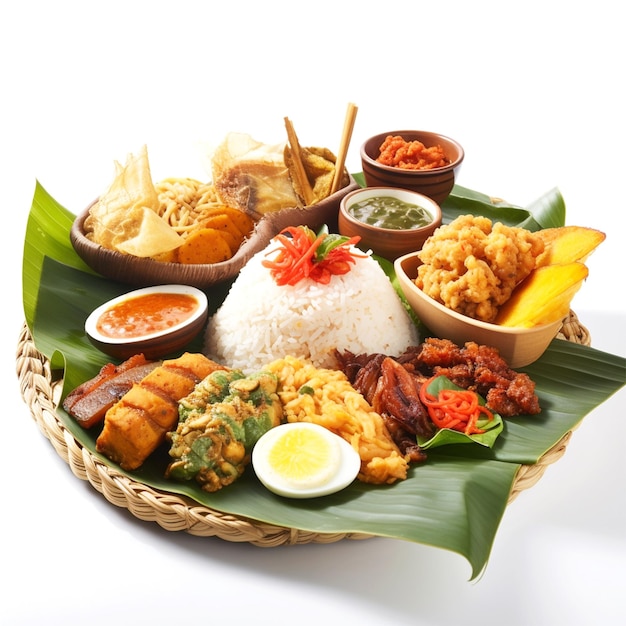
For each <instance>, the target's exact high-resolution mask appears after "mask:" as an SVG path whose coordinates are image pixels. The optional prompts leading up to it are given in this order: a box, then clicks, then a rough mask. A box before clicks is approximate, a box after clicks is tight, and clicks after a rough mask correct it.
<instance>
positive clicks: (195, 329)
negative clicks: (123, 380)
mask: <svg viewBox="0 0 626 626" xmlns="http://www.w3.org/2000/svg"><path fill="white" fill-rule="evenodd" d="M154 294H175V295H179V294H182V295H184V296H189V297H190V298H191V299H192V308H191V310H190V312H189V314H188V317H186V319H184V320H183V321H181V322H179V323H177V324H175V325H172V326H169V327H167V328H164V329H161V330H153V331H150V332H147V333H145V334H142V335H139V336H132V337H128V336H127V337H112V336H109V335H108V334H103V332H101V331H100V330H99V329H98V321H99V320H100V318H101V317H102V315H104V314H105V313H106V312H107V311H109V310H110V309H112V308H113V307H115V306H117V305H120V304H122V303H124V302H128V301H132V300H133V299H138V300H137V302H140V300H139V299H141V298H142V297H144V296H153V295H154ZM131 306H132V304H131ZM139 310H140V309H139V308H138V309H137V311H136V312H135V311H134V312H133V314H134V315H137V316H138V317H141V319H145V318H146V316H145V315H144V314H141V315H140V314H139V312H138V311H139ZM207 316H208V299H207V297H206V294H205V293H204V292H203V291H201V290H200V289H197V288H195V287H191V286H189V285H158V286H154V287H145V288H143V289H136V290H134V291H130V292H128V293H125V294H123V295H121V296H118V297H117V298H113V299H112V300H109V301H108V302H105V303H104V304H102V305H101V306H99V307H98V308H96V309H94V310H93V311H92V312H91V314H90V315H89V317H87V320H86V321H85V332H86V334H87V336H88V337H89V340H90V341H91V343H92V344H93V345H94V346H95V347H96V348H98V349H99V350H101V351H102V352H104V353H105V354H108V355H109V356H112V357H115V358H117V359H127V358H129V357H131V356H133V355H135V354H140V353H143V355H144V356H145V357H146V358H147V359H150V360H152V359H159V358H161V357H164V356H166V355H170V354H173V353H176V352H177V351H179V350H182V349H183V348H184V347H185V346H186V345H187V344H189V343H190V342H191V341H193V339H195V338H196V337H197V335H198V334H199V333H200V332H201V331H202V330H203V328H204V325H205V323H206V320H207Z"/></svg>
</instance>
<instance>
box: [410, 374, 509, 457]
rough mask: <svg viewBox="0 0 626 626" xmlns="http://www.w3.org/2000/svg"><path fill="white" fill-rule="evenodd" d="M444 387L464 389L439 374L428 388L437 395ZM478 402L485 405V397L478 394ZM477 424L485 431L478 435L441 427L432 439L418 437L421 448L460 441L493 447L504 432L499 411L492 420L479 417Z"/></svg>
mask: <svg viewBox="0 0 626 626" xmlns="http://www.w3.org/2000/svg"><path fill="white" fill-rule="evenodd" d="M442 389H456V390H458V391H463V388H462V387H459V386H458V385H455V384H454V383H453V382H452V381H451V380H450V379H449V378H447V377H446V376H437V378H435V379H434V380H432V381H431V383H430V384H429V385H428V388H427V390H428V392H429V393H431V394H432V395H433V396H435V397H436V396H437V395H438V394H439V392H440V391H441V390H442ZM478 403H479V404H480V405H481V406H485V399H484V398H483V397H481V396H478ZM477 426H478V427H479V428H481V429H482V430H484V431H485V432H484V433H481V434H476V435H466V434H465V433H462V432H459V431H458V430H452V429H450V428H440V429H439V430H437V432H436V433H435V434H434V435H433V436H432V437H431V438H430V439H428V440H426V439H424V440H422V439H421V438H420V437H418V438H417V441H418V443H419V445H420V448H422V449H423V450H428V449H429V448H438V447H440V446H445V445H451V444H459V443H464V444H468V443H477V444H479V445H481V446H486V447H488V448H492V447H493V445H494V444H495V442H496V439H497V437H498V435H499V434H500V433H501V432H502V429H503V424H502V418H501V417H500V415H499V414H498V413H493V419H491V420H488V419H486V418H482V419H479V420H478V422H477Z"/></svg>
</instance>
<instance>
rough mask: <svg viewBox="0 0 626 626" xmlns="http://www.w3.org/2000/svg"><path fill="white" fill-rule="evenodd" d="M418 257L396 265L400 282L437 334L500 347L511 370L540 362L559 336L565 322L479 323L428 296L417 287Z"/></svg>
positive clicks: (402, 259) (417, 311) (405, 258)
mask: <svg viewBox="0 0 626 626" xmlns="http://www.w3.org/2000/svg"><path fill="white" fill-rule="evenodd" d="M420 264H421V261H420V259H419V257H418V256H417V254H407V255H405V256H403V257H400V258H399V259H396V261H395V262H394V269H395V272H396V277H397V279H398V283H399V284H400V287H401V289H402V292H403V293H404V296H405V298H406V299H407V301H408V303H409V305H410V306H411V308H412V309H413V311H414V312H415V314H416V315H417V317H418V318H419V319H420V321H421V322H423V324H424V325H425V326H426V327H427V328H428V329H429V330H430V331H431V332H433V333H434V334H435V335H437V336H438V337H440V338H442V339H450V340H451V341H453V342H454V343H456V344H457V345H459V346H463V345H464V344H465V343H466V342H467V341H474V342H476V343H478V344H481V345H486V346H491V347H493V348H497V349H498V351H499V352H500V356H501V357H502V358H503V359H505V360H506V362H507V363H508V365H509V367H512V368H518V367H524V366H526V365H530V364H531V363H533V362H534V361H536V360H537V359H538V358H539V357H540V356H541V355H542V354H543V353H544V352H545V351H546V349H547V347H548V346H549V345H550V342H551V341H552V340H553V339H554V338H555V337H556V335H557V334H558V332H559V329H560V328H561V326H562V322H563V320H558V321H556V322H553V323H552V324H544V325H542V326H535V327H533V328H513V327H505V326H498V325H497V324H489V323H487V322H482V321H480V320H475V319H473V318H471V317H467V316H466V315H462V314H461V313H457V312H456V311H453V310H452V309H449V308H448V307H446V306H444V305H443V304H441V303H439V302H437V301H436V300H434V299H433V298H431V297H430V296H427V295H426V294H425V293H424V292H423V291H422V290H421V289H420V288H419V287H418V286H417V285H416V284H415V278H416V277H417V268H418V267H419V265H420Z"/></svg>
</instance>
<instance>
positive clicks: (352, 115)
mask: <svg viewBox="0 0 626 626" xmlns="http://www.w3.org/2000/svg"><path fill="white" fill-rule="evenodd" d="M357 111H358V107H357V106H356V105H355V104H352V102H350V103H349V104H348V110H347V111H346V118H345V121H344V124H343V132H342V134H341V143H340V144H339V151H338V152H337V162H336V163H335V175H334V176H333V184H332V186H331V188H330V193H331V194H333V193H335V192H336V191H338V190H339V185H340V184H341V179H342V177H343V168H344V167H345V164H346V157H347V156H348V148H349V147H350V140H351V139H352V131H353V129H354V121H355V119H356V114H357Z"/></svg>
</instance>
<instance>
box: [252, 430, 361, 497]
mask: <svg viewBox="0 0 626 626" xmlns="http://www.w3.org/2000/svg"><path fill="white" fill-rule="evenodd" d="M252 466H253V468H254V471H255V473H256V475H257V477H258V479H259V480H260V481H261V482H262V483H263V485H265V487H267V489H269V490H270V491H272V492H273V493H275V494H277V495H280V496H285V497H288V498H316V497H319V496H325V495H328V494H330V493H335V492H337V491H340V490H341V489H344V488H345V487H347V486H348V485H349V484H350V483H351V482H352V481H353V480H354V479H355V478H356V476H357V474H358V473H359V469H360V468H361V459H360V457H359V453H358V452H357V451H356V450H355V449H354V448H353V447H352V446H351V445H350V444H349V443H348V442H347V441H345V440H344V439H342V438H341V437H340V436H339V435H336V434H335V433H333V432H331V431H330V430H328V429H327V428H324V427H323V426H320V425H318V424H313V423H310V422H294V423H289V424H281V425H280V426H276V427H274V428H272V429H271V430H269V431H267V432H266V433H265V434H264V435H263V436H262V437H261V438H260V439H259V441H257V443H256V445H255V446H254V449H253V450H252Z"/></svg>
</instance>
